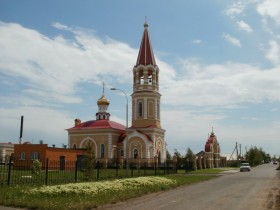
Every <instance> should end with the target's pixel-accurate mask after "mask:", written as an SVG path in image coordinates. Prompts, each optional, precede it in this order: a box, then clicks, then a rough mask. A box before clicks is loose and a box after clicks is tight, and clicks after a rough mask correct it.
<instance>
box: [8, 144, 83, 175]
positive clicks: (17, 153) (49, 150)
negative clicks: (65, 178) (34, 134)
mask: <svg viewBox="0 0 280 210" xmlns="http://www.w3.org/2000/svg"><path fill="white" fill-rule="evenodd" d="M85 153H86V150H85V149H68V148H55V147H48V145H47V144H31V143H24V144H15V145H14V158H13V162H14V167H15V168H30V167H31V165H32V163H33V161H34V160H39V161H40V162H41V163H42V167H43V168H45V167H46V164H48V167H49V168H50V169H60V170H64V169H66V168H67V169H73V168H75V164H76V161H77V160H78V159H79V158H82V157H83V156H84V155H85Z"/></svg>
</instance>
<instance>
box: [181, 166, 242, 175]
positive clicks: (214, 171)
mask: <svg viewBox="0 0 280 210" xmlns="http://www.w3.org/2000/svg"><path fill="white" fill-rule="evenodd" d="M236 169H239V168H230V167H226V168H207V169H201V170H196V171H187V174H218V173H221V172H224V171H227V170H236ZM177 172H178V173H179V174H185V173H186V171H185V170H178V171H177Z"/></svg>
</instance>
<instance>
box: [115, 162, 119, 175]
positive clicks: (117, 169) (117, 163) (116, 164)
mask: <svg viewBox="0 0 280 210" xmlns="http://www.w3.org/2000/svg"><path fill="white" fill-rule="evenodd" d="M118 169H119V167H118V161H116V178H117V177H118Z"/></svg>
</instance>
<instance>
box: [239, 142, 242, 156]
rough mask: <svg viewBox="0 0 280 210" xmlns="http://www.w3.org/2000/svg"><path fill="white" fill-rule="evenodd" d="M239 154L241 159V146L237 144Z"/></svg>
mask: <svg viewBox="0 0 280 210" xmlns="http://www.w3.org/2000/svg"><path fill="white" fill-rule="evenodd" d="M239 152H240V154H239V155H240V158H241V157H242V152H241V144H239Z"/></svg>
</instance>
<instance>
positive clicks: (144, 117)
mask: <svg viewBox="0 0 280 210" xmlns="http://www.w3.org/2000/svg"><path fill="white" fill-rule="evenodd" d="M148 27H149V25H148V22H147V20H146V21H145V23H144V32H143V37H142V41H141V45H140V49H139V54H138V58H137V61H136V65H135V66H134V68H133V93H132V95H131V96H132V127H134V128H144V127H154V128H161V125H160V97H161V94H160V93H159V68H158V66H157V65H156V61H155V57H154V53H153V48H152V44H151V40H150V36H149V31H148Z"/></svg>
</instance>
